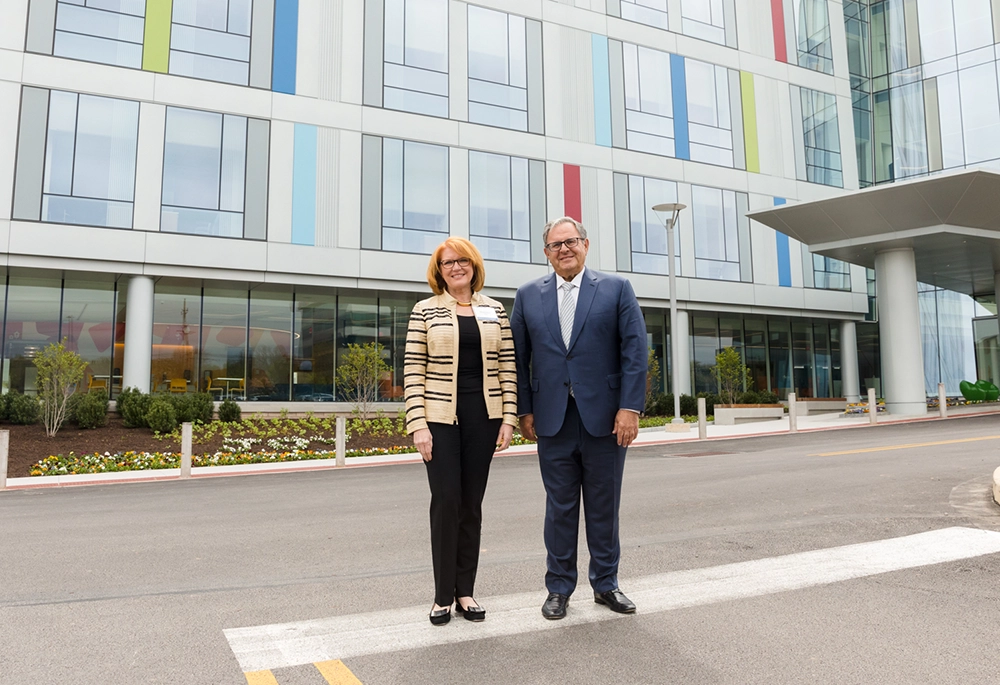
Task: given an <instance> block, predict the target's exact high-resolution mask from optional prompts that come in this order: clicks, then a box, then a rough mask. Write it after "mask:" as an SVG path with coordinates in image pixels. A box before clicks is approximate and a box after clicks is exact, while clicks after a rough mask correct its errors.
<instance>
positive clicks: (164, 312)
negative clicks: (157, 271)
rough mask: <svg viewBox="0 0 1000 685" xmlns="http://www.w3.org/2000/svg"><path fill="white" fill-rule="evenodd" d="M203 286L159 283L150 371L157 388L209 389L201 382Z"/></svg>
mask: <svg viewBox="0 0 1000 685" xmlns="http://www.w3.org/2000/svg"><path fill="white" fill-rule="evenodd" d="M200 331H201V287H199V286H193V285H188V284H182V283H179V284H172V283H169V282H157V283H156V285H155V294H154V296H153V350H152V359H151V362H150V374H151V375H152V377H153V384H152V385H151V386H150V387H151V388H153V389H154V390H169V391H172V392H180V391H181V389H182V388H183V390H184V392H195V391H199V390H200V391H207V390H208V385H207V384H205V383H201V384H199V382H198V379H199V375H198V367H197V363H198V356H199V355H198V352H199V348H200V345H199V342H200V338H201V336H200V335H199V332H200Z"/></svg>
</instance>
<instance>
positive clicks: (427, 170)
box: [382, 138, 448, 254]
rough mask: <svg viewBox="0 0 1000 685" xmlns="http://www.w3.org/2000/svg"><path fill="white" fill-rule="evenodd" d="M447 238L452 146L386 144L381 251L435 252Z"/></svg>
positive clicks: (390, 140) (391, 141) (384, 153)
mask: <svg viewBox="0 0 1000 685" xmlns="http://www.w3.org/2000/svg"><path fill="white" fill-rule="evenodd" d="M447 235H448V148H446V147H443V146H441V145H428V144H426V143H414V142H411V141H408V140H406V141H404V140H395V139H392V138H385V139H384V140H383V141H382V249H384V250H392V251H395V252H411V253H421V254H430V253H431V252H432V251H433V250H434V248H435V247H437V246H438V244H439V243H440V242H441V241H442V240H444V239H445V237H446V236H447Z"/></svg>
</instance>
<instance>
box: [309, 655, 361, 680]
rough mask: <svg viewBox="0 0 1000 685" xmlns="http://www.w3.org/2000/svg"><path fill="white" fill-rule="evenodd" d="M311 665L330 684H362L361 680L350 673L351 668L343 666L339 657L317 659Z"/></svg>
mask: <svg viewBox="0 0 1000 685" xmlns="http://www.w3.org/2000/svg"><path fill="white" fill-rule="evenodd" d="M313 666H315V667H316V670H318V671H319V672H320V674H321V675H322V676H323V677H324V678H326V682H328V683H330V685H362V683H361V681H360V680H358V679H357V677H356V676H355V675H354V674H353V673H351V669H349V668H348V667H347V666H345V665H344V662H343V661H341V660H340V659H334V660H333V661H317V662H316V663H315V664H313Z"/></svg>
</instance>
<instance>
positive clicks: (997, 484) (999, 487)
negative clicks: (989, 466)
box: [993, 466, 1000, 504]
mask: <svg viewBox="0 0 1000 685" xmlns="http://www.w3.org/2000/svg"><path fill="white" fill-rule="evenodd" d="M993 501H994V502H996V503H997V504H1000V466H998V467H997V470H996V471H994V472H993Z"/></svg>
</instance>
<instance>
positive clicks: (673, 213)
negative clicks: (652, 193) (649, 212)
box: [652, 202, 687, 228]
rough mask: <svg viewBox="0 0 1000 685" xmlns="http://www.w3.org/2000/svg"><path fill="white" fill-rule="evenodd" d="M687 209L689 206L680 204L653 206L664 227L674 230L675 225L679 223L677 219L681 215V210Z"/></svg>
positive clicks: (667, 203) (671, 203) (669, 203)
mask: <svg viewBox="0 0 1000 685" xmlns="http://www.w3.org/2000/svg"><path fill="white" fill-rule="evenodd" d="M686 207H687V205H685V204H681V203H680V202H664V203H663V204H658V205H653V207H652V209H653V211H654V212H656V216H657V217H659V219H660V221H661V222H662V223H663V225H664V226H666V227H667V228H672V227H673V225H674V223H676V222H677V217H678V216H679V215H680V213H681V210H682V209H685V208H686Z"/></svg>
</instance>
